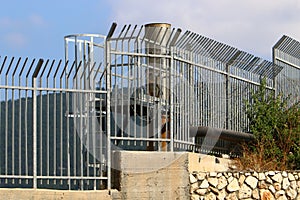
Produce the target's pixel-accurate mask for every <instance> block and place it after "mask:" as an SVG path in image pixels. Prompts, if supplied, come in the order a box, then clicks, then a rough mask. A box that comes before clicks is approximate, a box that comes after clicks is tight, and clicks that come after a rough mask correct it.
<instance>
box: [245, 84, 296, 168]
mask: <svg viewBox="0 0 300 200" xmlns="http://www.w3.org/2000/svg"><path fill="white" fill-rule="evenodd" d="M251 97H252V98H251V100H248V101H246V102H245V105H246V106H245V110H246V114H247V117H248V119H249V121H250V132H251V133H253V134H254V138H255V139H254V141H253V142H252V143H250V144H248V145H247V146H245V147H244V149H245V152H246V153H244V156H243V157H242V158H241V159H240V163H241V164H242V165H243V168H244V169H245V168H253V166H256V168H257V169H258V168H259V169H260V170H270V168H272V169H273V170H286V169H300V147H299V145H300V104H299V103H296V104H294V105H293V106H288V105H287V102H288V100H289V98H283V97H282V96H281V95H278V96H275V94H274V91H269V90H267V89H266V81H265V80H262V82H261V85H260V87H259V88H258V90H257V91H255V92H252V94H251ZM250 154H251V155H250ZM247 158H248V159H251V160H248V159H247ZM251 161H252V162H251ZM253 162H256V163H255V165H254V163H253ZM257 169H255V170H257Z"/></svg>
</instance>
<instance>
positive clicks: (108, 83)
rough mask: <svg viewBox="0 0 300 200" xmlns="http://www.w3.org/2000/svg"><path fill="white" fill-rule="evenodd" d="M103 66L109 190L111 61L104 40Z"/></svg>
mask: <svg viewBox="0 0 300 200" xmlns="http://www.w3.org/2000/svg"><path fill="white" fill-rule="evenodd" d="M105 54H106V59H105V66H106V69H107V70H106V86H107V96H106V107H107V110H106V116H107V118H106V124H107V128H106V134H107V188H108V189H111V144H110V142H111V141H110V133H111V130H110V117H111V116H110V103H111V102H110V101H111V98H110V96H111V60H110V41H109V40H108V39H106V40H105Z"/></svg>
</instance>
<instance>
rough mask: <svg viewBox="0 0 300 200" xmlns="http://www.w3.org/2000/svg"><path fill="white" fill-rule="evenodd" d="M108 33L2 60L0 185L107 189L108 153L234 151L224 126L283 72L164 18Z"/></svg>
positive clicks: (242, 127) (229, 127)
mask: <svg viewBox="0 0 300 200" xmlns="http://www.w3.org/2000/svg"><path fill="white" fill-rule="evenodd" d="M116 30H117V28H116V24H113V25H112V27H111V29H110V30H109V33H108V35H107V36H102V35H96V34H78V35H69V36H66V37H65V60H64V61H61V60H60V61H58V62H57V61H54V60H53V61H51V60H45V61H44V60H41V59H40V60H32V61H31V60H29V59H27V58H26V59H25V60H24V59H21V58H19V59H15V58H11V59H10V58H7V57H1V63H0V64H1V65H0V67H1V69H0V93H1V96H0V98H1V106H0V118H1V119H0V130H1V136H0V161H1V163H0V187H33V188H59V189H101V188H110V187H111V183H110V182H111V181H110V177H111V166H112V163H111V162H112V158H111V152H113V151H115V150H142V151H145V150H148V151H196V152H202V153H214V154H223V153H226V154H230V153H233V152H236V149H235V148H236V141H235V142H232V141H233V140H226V139H224V137H223V139H222V137H221V136H222V132H223V133H225V134H226V135H227V136H228V135H232V137H234V134H239V133H241V132H248V128H249V127H248V123H249V122H248V121H247V117H246V114H245V112H244V101H245V100H251V92H252V91H255V90H256V89H257V88H258V86H259V85H260V81H261V79H262V78H265V79H266V81H267V88H268V90H269V91H277V90H276V86H277V84H276V80H277V79H276V78H277V76H278V74H279V73H284V72H283V70H282V69H283V68H284V66H283V65H280V64H277V65H275V64H273V63H272V62H269V61H265V60H263V59H261V58H258V57H255V56H253V55H251V54H249V53H246V52H243V51H241V50H239V49H236V48H234V47H230V46H228V45H226V44H222V43H219V42H217V41H214V40H212V39H209V38H206V37H203V36H201V35H198V34H195V33H192V32H190V31H186V32H185V33H181V30H180V29H174V28H171V26H170V25H169V24H148V25H146V26H141V27H138V26H131V25H125V26H123V27H121V29H120V30H119V31H116ZM287 76H290V75H287ZM283 85H284V84H283ZM197 130H201V134H197ZM224 130H226V131H225V132H224ZM203 131H205V132H207V133H206V134H203ZM199 135H201V136H199ZM196 136H198V137H196ZM212 136H213V137H212ZM238 136H241V134H240V135H238Z"/></svg>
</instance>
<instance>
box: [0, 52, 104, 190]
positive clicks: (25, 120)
mask: <svg viewBox="0 0 300 200" xmlns="http://www.w3.org/2000/svg"><path fill="white" fill-rule="evenodd" d="M0 66H1V69H0V78H1V79H0V93H1V95H0V96H1V106H0V118H1V119H0V131H1V132H0V134H1V135H0V187H32V188H57V189H99V188H101V187H106V184H107V179H108V177H107V171H108V170H107V162H106V159H107V151H106V146H104V145H103V144H104V143H105V144H106V142H104V140H103V138H101V137H102V136H103V135H104V134H103V132H104V131H105V130H104V129H102V128H101V127H100V128H99V126H98V127H95V126H96V125H95V124H96V123H95V121H97V122H98V123H97V124H100V126H101V125H102V123H106V122H105V120H106V119H103V120H99V118H101V117H103V116H102V113H101V112H97V111H96V109H95V107H96V105H95V102H94V100H95V97H97V96H99V97H100V96H102V97H105V96H106V94H107V92H106V90H100V89H98V90H96V89H93V88H91V89H86V88H84V87H82V85H83V84H84V83H85V82H86V81H90V82H92V83H93V84H94V85H96V84H95V83H96V80H98V79H99V77H100V75H101V73H97V74H94V75H91V74H90V72H88V71H87V70H86V69H87V68H89V67H92V68H93V69H95V70H98V71H99V70H100V68H101V67H103V66H100V65H98V64H97V65H96V64H95V63H91V62H85V63H83V62H80V63H76V62H73V63H69V62H68V61H67V62H66V63H65V62H62V60H60V61H58V62H56V61H55V60H53V61H51V60H46V61H43V60H42V59H40V60H35V59H33V60H32V61H31V60H29V59H28V58H26V59H25V60H22V59H21V58H19V59H15V58H14V57H13V58H8V57H3V58H1V65H0ZM91 98H92V99H93V101H90V99H91ZM103 127H104V125H103ZM87 132H89V133H90V134H88V135H89V137H87V134H86V133H87Z"/></svg>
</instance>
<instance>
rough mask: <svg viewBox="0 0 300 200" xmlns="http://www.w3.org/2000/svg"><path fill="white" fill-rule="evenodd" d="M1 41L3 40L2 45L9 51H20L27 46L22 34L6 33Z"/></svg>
mask: <svg viewBox="0 0 300 200" xmlns="http://www.w3.org/2000/svg"><path fill="white" fill-rule="evenodd" d="M2 40H4V43H5V44H6V45H7V46H10V48H11V49H21V48H24V47H26V45H27V38H26V37H25V35H23V34H22V33H17V32H14V33H8V34H6V35H5V36H4V37H3V39H2Z"/></svg>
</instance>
